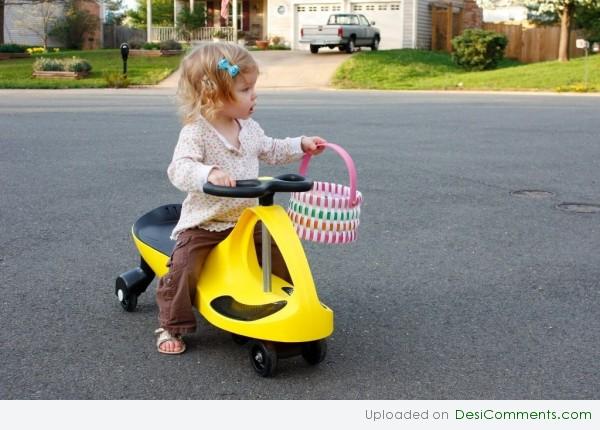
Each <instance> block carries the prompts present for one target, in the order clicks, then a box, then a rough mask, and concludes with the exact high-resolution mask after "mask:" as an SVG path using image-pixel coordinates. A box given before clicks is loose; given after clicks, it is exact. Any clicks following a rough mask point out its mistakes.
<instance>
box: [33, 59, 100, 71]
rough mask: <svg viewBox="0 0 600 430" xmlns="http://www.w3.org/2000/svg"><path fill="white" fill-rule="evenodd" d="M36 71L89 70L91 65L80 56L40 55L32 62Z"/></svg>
mask: <svg viewBox="0 0 600 430" xmlns="http://www.w3.org/2000/svg"><path fill="white" fill-rule="evenodd" d="M33 70H34V71H36V72H65V71H66V72H79V73H82V72H89V71H90V70H92V66H91V64H90V63H88V62H87V61H86V60H82V59H81V58H77V57H73V58H47V57H41V58H38V59H37V60H35V62H34V63H33Z"/></svg>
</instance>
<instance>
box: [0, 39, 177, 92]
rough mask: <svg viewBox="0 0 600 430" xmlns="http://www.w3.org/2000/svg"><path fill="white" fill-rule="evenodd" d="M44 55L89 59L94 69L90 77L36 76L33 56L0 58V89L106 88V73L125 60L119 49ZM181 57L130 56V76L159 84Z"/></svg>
mask: <svg viewBox="0 0 600 430" xmlns="http://www.w3.org/2000/svg"><path fill="white" fill-rule="evenodd" d="M43 56H44V57H57V58H61V57H72V56H76V57H79V58H83V59H84V60H87V61H88V62H89V63H90V64H91V65H92V71H91V73H90V75H89V76H88V77H87V78H84V79H79V80H68V79H41V78H33V77H32V76H31V73H32V71H33V70H32V64H33V62H34V60H35V58H37V57H39V56H33V57H30V58H23V59H11V60H2V61H0V88H105V87H107V86H108V85H107V83H106V80H105V79H104V78H103V77H102V76H103V74H105V73H111V72H117V73H121V72H122V71H123V61H122V60H121V54H120V52H119V50H118V49H101V50H96V51H64V52H57V53H49V54H43ZM180 61H181V56H173V57H129V59H128V60H127V72H128V73H127V76H128V78H129V81H130V84H131V85H155V84H157V83H158V82H160V81H161V80H163V79H164V78H166V77H167V76H169V74H171V73H172V72H173V71H174V70H175V69H177V67H178V66H179V62H180Z"/></svg>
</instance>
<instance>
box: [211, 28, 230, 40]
mask: <svg viewBox="0 0 600 430" xmlns="http://www.w3.org/2000/svg"><path fill="white" fill-rule="evenodd" d="M213 37H218V38H219V39H227V38H228V37H229V33H227V32H226V31H225V30H216V31H215V32H214V33H213Z"/></svg>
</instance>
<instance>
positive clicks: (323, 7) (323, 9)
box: [321, 6, 329, 12]
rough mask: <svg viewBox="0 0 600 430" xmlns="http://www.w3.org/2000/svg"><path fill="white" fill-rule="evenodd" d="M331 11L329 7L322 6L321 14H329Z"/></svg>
mask: <svg viewBox="0 0 600 430" xmlns="http://www.w3.org/2000/svg"><path fill="white" fill-rule="evenodd" d="M328 10H329V6H321V12H327V11H328Z"/></svg>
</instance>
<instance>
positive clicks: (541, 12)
mask: <svg viewBox="0 0 600 430" xmlns="http://www.w3.org/2000/svg"><path fill="white" fill-rule="evenodd" d="M525 5H526V6H527V8H528V9H529V12H530V13H529V18H530V20H532V21H534V22H538V23H542V24H551V23H555V22H560V42H559V44H558V61H569V42H570V37H571V28H572V26H573V21H574V20H573V18H574V15H575V11H576V10H578V8H588V9H592V10H593V9H600V0H528V1H527V2H526V4H525Z"/></svg>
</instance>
